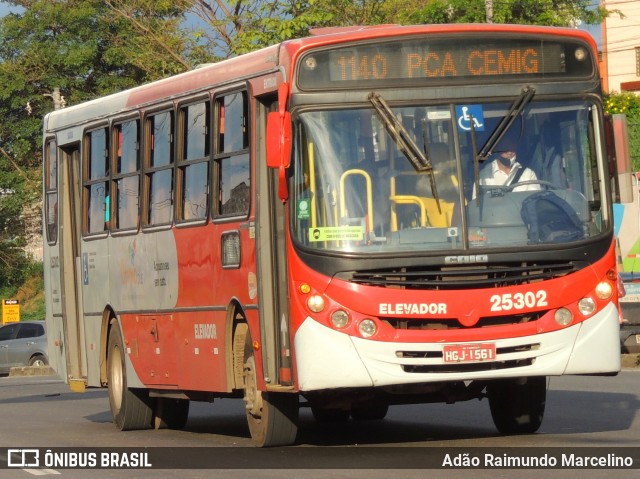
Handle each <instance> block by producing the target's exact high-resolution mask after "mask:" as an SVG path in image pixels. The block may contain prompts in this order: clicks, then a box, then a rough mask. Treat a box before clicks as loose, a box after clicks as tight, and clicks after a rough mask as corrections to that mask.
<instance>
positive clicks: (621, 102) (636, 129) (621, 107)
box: [604, 92, 640, 171]
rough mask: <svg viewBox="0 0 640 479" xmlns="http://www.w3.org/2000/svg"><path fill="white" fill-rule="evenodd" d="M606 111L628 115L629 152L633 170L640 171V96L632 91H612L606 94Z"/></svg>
mask: <svg viewBox="0 0 640 479" xmlns="http://www.w3.org/2000/svg"><path fill="white" fill-rule="evenodd" d="M604 108H605V112H606V113H609V114H611V115H615V114H624V115H625V116H626V117H627V133H628V135H629V154H630V156H631V167H632V169H633V171H640V96H639V95H637V94H636V93H632V92H621V93H618V92H612V93H609V94H608V95H605V99H604Z"/></svg>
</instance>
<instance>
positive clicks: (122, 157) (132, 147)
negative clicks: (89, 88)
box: [113, 120, 140, 230]
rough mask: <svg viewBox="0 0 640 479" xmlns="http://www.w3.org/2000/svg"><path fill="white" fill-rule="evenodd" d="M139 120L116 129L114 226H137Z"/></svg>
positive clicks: (116, 227)
mask: <svg viewBox="0 0 640 479" xmlns="http://www.w3.org/2000/svg"><path fill="white" fill-rule="evenodd" d="M139 131H140V122H139V121H138V120H131V121H126V122H124V123H121V124H118V125H116V126H115V128H114V135H113V137H114V141H115V142H116V145H115V147H114V148H113V151H114V153H115V155H114V156H115V158H114V159H115V164H114V175H113V177H114V178H113V191H114V197H115V201H116V204H115V205H114V228H115V229H120V230H123V229H137V228H138V215H139V212H138V211H139V198H140V136H139V134H140V133H139Z"/></svg>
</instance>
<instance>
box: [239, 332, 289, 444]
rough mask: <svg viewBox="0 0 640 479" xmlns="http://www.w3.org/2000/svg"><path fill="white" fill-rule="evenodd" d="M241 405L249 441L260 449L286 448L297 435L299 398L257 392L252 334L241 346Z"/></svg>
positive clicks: (282, 394) (286, 394)
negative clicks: (242, 353) (242, 349)
mask: <svg viewBox="0 0 640 479" xmlns="http://www.w3.org/2000/svg"><path fill="white" fill-rule="evenodd" d="M243 380H244V404H245V409H246V414H247V422H248V424H249V431H250V433H251V439H252V441H253V442H254V444H255V445H257V446H259V447H271V446H288V445H291V444H293V443H294V441H295V440H296V434H297V432H298V395H297V394H289V393H276V392H264V391H260V390H259V389H258V381H257V374H256V359H255V354H254V351H253V343H252V341H251V334H250V333H249V332H247V334H246V337H245V346H244V366H243Z"/></svg>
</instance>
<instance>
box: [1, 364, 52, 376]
mask: <svg viewBox="0 0 640 479" xmlns="http://www.w3.org/2000/svg"><path fill="white" fill-rule="evenodd" d="M55 374H56V373H55V371H54V370H53V368H52V367H51V366H18V367H14V368H11V370H10V371H9V376H10V377H15V376H53V375H55Z"/></svg>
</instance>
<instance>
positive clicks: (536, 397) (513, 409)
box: [487, 376, 547, 434]
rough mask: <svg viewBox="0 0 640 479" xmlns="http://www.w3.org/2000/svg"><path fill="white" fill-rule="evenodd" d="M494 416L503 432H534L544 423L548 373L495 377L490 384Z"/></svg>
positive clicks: (488, 387) (492, 414) (491, 405)
mask: <svg viewBox="0 0 640 479" xmlns="http://www.w3.org/2000/svg"><path fill="white" fill-rule="evenodd" d="M487 395H488V396H489V408H490V409H491V417H492V418H493V423H494V424H495V426H496V428H497V429H498V431H500V432H501V433H503V434H530V433H534V432H536V431H537V430H538V429H539V428H540V425H541V424H542V418H543V417H544V406H545V402H546V398H547V380H546V377H544V376H540V377H529V378H518V379H504V380H499V381H492V382H490V383H489V384H488V385H487Z"/></svg>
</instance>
